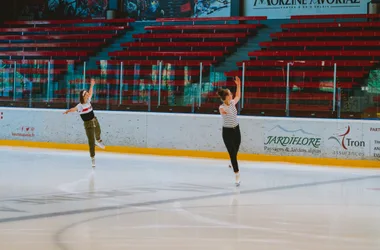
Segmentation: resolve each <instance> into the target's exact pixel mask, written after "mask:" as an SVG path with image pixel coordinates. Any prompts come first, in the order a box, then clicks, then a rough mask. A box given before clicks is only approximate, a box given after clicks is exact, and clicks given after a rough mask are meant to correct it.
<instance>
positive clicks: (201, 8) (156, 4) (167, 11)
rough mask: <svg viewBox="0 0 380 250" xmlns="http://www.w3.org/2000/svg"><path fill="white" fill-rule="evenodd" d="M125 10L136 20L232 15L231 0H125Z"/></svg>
mask: <svg viewBox="0 0 380 250" xmlns="http://www.w3.org/2000/svg"><path fill="white" fill-rule="evenodd" d="M123 11H124V12H126V13H128V16H130V17H132V18H135V19H136V20H155V19H156V18H176V17H228V16H230V15H231V0H177V1H171V0H124V4H123Z"/></svg>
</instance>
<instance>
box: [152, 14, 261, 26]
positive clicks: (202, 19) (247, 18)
mask: <svg viewBox="0 0 380 250" xmlns="http://www.w3.org/2000/svg"><path fill="white" fill-rule="evenodd" d="M263 20H267V17H266V16H245V17H200V18H199V17H197V18H191V17H189V18H158V19H156V21H157V22H160V23H161V24H162V25H164V24H165V23H169V22H192V24H193V25H194V24H195V23H196V22H217V21H222V22H224V23H225V24H227V22H231V21H235V22H236V21H258V22H259V23H260V21H263Z"/></svg>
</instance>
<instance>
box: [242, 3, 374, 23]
mask: <svg viewBox="0 0 380 250" xmlns="http://www.w3.org/2000/svg"><path fill="white" fill-rule="evenodd" d="M368 2H369V0H245V1H244V4H245V6H244V10H245V13H244V15H245V16H267V17H268V19H288V18H290V16H292V15H318V14H323V15H328V14H366V13H367V8H368V7H367V5H368Z"/></svg>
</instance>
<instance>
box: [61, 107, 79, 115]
mask: <svg viewBox="0 0 380 250" xmlns="http://www.w3.org/2000/svg"><path fill="white" fill-rule="evenodd" d="M77 111H78V108H77V107H74V108H71V109H69V110H66V111H65V112H64V113H63V114H64V115H67V114H68V113H72V112H77Z"/></svg>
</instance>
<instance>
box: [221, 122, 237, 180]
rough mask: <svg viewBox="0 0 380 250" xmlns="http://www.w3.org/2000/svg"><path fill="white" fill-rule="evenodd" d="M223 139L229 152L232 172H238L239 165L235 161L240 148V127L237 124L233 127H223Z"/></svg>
mask: <svg viewBox="0 0 380 250" xmlns="http://www.w3.org/2000/svg"><path fill="white" fill-rule="evenodd" d="M223 141H224V144H225V145H226V148H227V150H228V153H229V154H230V159H231V163H232V167H233V168H234V172H235V173H237V172H239V165H238V162H237V154H238V152H239V148H240V142H241V135H240V127H239V125H237V126H236V127H235V128H225V127H223Z"/></svg>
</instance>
